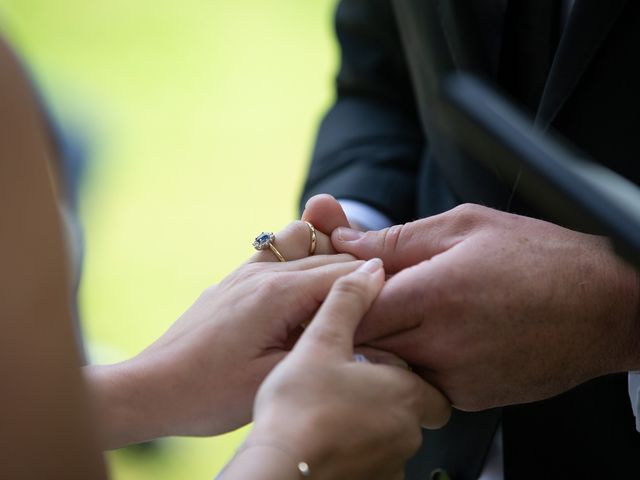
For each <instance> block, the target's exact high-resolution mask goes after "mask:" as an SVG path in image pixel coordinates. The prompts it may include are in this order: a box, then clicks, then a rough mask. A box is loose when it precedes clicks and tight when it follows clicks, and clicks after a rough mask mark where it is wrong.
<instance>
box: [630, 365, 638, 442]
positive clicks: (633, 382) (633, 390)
mask: <svg viewBox="0 0 640 480" xmlns="http://www.w3.org/2000/svg"><path fill="white" fill-rule="evenodd" d="M629 398H630V399H631V408H632V409H633V414H634V415H635V416H636V430H637V431H638V432H640V371H638V372H629Z"/></svg>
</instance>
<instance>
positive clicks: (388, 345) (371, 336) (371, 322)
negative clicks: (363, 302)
mask: <svg viewBox="0 0 640 480" xmlns="http://www.w3.org/2000/svg"><path fill="white" fill-rule="evenodd" d="M438 277H439V274H438V268H435V267H433V263H432V262H423V263H421V264H419V265H417V266H413V267H409V268H406V269H404V270H402V271H401V272H399V273H397V274H396V275H394V276H393V277H391V278H389V279H388V280H387V282H386V283H385V285H384V288H383V289H382V290H381V291H380V293H379V295H378V296H377V297H376V299H375V301H374V302H373V304H372V305H371V308H370V309H369V311H368V312H367V314H366V315H365V316H364V319H363V320H362V322H361V323H360V325H359V326H358V329H357V332H356V335H355V342H356V345H360V344H368V345H372V346H374V347H376V348H381V349H383V350H387V351H391V352H399V351H400V352H403V358H404V360H406V361H407V362H409V363H410V364H412V363H414V360H415V359H413V358H409V357H406V356H404V352H405V351H407V350H408V348H402V347H404V346H405V343H408V344H410V345H411V346H413V343H416V342H420V341H422V340H421V339H420V338H418V337H417V336H415V335H413V336H412V335H411V334H412V329H414V328H416V327H418V326H420V328H422V329H425V335H428V332H427V331H426V329H427V328H428V326H429V322H428V321H426V320H428V319H429V318H430V317H432V316H433V315H437V314H438V312H437V311H435V306H436V305H437V302H438V298H439V295H440V294H439V289H440V288H441V287H440V283H442V282H441V279H440V278H438ZM404 332H407V335H406V336H402V337H400V338H397V337H399V336H400V335H402V334H403V333H404ZM427 338H428V337H427ZM415 347H416V348H413V349H412V350H411V351H414V352H420V351H422V350H423V348H420V346H419V345H415Z"/></svg>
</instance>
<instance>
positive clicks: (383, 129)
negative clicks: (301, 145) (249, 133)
mask: <svg viewBox="0 0 640 480" xmlns="http://www.w3.org/2000/svg"><path fill="white" fill-rule="evenodd" d="M336 32H337V36H338V41H339V44H340V49H341V55H342V56H341V65H340V70H339V73H338V76H337V82H336V86H337V98H336V101H335V104H334V105H333V106H332V108H331V109H330V110H329V112H328V113H327V114H326V116H325V118H324V119H323V121H322V123H321V126H320V129H319V132H318V136H317V141H316V145H315V149H314V152H313V158H312V162H311V167H310V170H309V173H308V177H307V180H306V184H305V187H304V191H303V195H302V205H304V203H305V202H306V200H307V199H308V198H309V197H311V196H312V195H315V194H318V193H330V194H332V195H333V196H335V197H336V198H341V199H350V200H355V201H358V202H362V203H364V204H366V205H369V206H371V207H373V208H375V209H377V210H379V211H380V212H382V213H383V214H385V215H386V216H388V217H389V218H390V219H391V220H393V221H394V222H397V223H401V222H405V221H408V220H411V219H413V218H415V216H416V211H415V210H416V187H417V183H416V182H417V181H416V179H417V172H418V169H419V167H420V162H421V157H422V152H423V151H424V148H425V138H424V136H423V133H422V129H421V127H420V123H419V119H418V113H417V111H416V105H415V98H414V94H413V89H412V86H411V83H410V80H409V73H408V71H407V66H406V64H405V60H404V52H403V50H402V46H401V43H400V38H399V35H398V31H397V26H396V21H395V17H394V13H393V9H392V7H391V5H390V2H389V1H388V0H342V1H341V2H340V3H339V5H338V8H337V11H336Z"/></svg>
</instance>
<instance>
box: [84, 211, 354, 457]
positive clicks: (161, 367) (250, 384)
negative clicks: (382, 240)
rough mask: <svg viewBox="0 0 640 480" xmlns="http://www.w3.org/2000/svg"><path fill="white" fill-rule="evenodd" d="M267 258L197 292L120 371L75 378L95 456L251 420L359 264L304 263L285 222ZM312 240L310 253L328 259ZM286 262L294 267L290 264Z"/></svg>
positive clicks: (296, 233)
mask: <svg viewBox="0 0 640 480" xmlns="http://www.w3.org/2000/svg"><path fill="white" fill-rule="evenodd" d="M276 245H277V248H278V249H279V251H280V252H281V253H282V254H283V255H284V256H285V258H287V259H288V260H294V261H287V262H284V263H280V262H276V261H275V260H276V259H275V256H274V255H273V253H272V252H270V251H268V250H267V251H261V252H258V253H256V254H255V255H254V257H253V258H252V259H251V260H250V262H249V263H247V264H245V265H244V266H242V267H240V268H239V269H238V270H236V271H235V272H233V273H232V274H231V275H229V276H228V277H226V278H225V279H224V280H223V281H222V282H221V283H220V284H219V285H217V286H214V287H211V288H209V289H207V290H206V291H205V292H204V293H203V294H202V295H201V296H200V298H199V299H198V300H197V301H196V302H195V303H194V305H193V306H192V307H191V308H189V310H187V311H186V312H185V313H184V314H183V315H182V316H181V317H180V318H179V319H178V320H177V321H176V322H175V323H174V325H173V326H172V327H171V328H170V329H169V330H168V331H167V332H166V333H165V334H164V335H163V336H162V337H161V338H160V339H158V340H157V341H156V342H154V343H153V344H152V345H151V346H150V347H148V348H147V349H146V350H144V351H143V352H142V353H140V354H139V355H138V356H136V357H134V358H132V359H131V360H128V361H126V362H123V363H120V364H117V365H109V366H90V367H86V368H85V374H86V378H87V380H88V382H89V386H90V389H91V391H92V393H93V396H94V399H95V401H94V403H95V405H96V409H97V412H96V416H97V418H98V419H99V424H100V427H101V430H102V433H103V443H104V447H105V448H114V447H118V446H122V445H125V444H128V443H135V442H140V441H144V440H149V439H152V438H156V437H160V436H167V435H214V434H219V433H223V432H226V431H229V430H233V429H235V428H238V427H240V426H242V425H244V424H246V423H248V422H249V421H250V420H251V408H252V406H253V400H254V396H255V393H256V390H257V389H258V386H259V385H260V383H261V382H262V380H263V379H264V377H265V376H266V375H267V373H269V371H270V370H271V369H272V368H273V367H274V366H275V365H276V364H277V363H278V362H279V361H280V360H281V359H282V358H283V357H284V356H285V355H286V353H287V351H288V350H290V348H291V345H292V344H293V343H294V341H295V338H296V337H297V336H298V335H299V334H300V332H301V331H302V329H301V327H300V325H301V324H302V323H308V322H309V320H310V319H311V318H312V317H313V315H314V314H315V313H316V311H317V309H318V307H319V306H320V304H321V303H322V302H323V301H324V299H325V298H326V296H327V293H328V292H329V289H330V288H331V285H332V284H333V283H334V281H335V280H336V279H337V278H339V277H341V276H343V275H345V274H347V273H349V272H352V271H353V270H355V269H356V268H357V267H358V266H359V265H361V264H362V263H363V262H362V261H355V260H354V259H353V257H351V256H349V255H315V256H312V257H308V258H302V257H306V255H308V253H309V247H310V229H309V227H308V226H307V225H306V224H305V223H303V222H294V223H293V224H291V225H290V226H289V227H287V228H286V229H285V230H284V231H283V232H281V233H279V234H278V235H277V236H276ZM330 245H331V242H330V241H329V239H328V238H327V237H326V236H324V235H322V234H321V233H320V232H318V233H317V242H316V253H317V254H322V253H332V249H331V247H330ZM296 258H302V259H300V260H295V259H296Z"/></svg>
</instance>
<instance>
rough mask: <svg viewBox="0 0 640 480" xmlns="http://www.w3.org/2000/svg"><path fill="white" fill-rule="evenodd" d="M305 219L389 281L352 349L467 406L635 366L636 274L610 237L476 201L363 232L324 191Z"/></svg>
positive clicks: (548, 391) (554, 389)
mask: <svg viewBox="0 0 640 480" xmlns="http://www.w3.org/2000/svg"><path fill="white" fill-rule="evenodd" d="M303 218H305V219H306V220H309V221H311V222H314V223H315V224H316V226H317V228H319V229H320V230H322V231H324V232H325V233H327V234H330V235H331V239H332V242H333V246H334V247H335V249H336V250H337V251H339V252H345V253H350V254H352V255H354V256H355V257H358V258H363V259H367V258H373V257H379V258H381V259H383V260H384V263H385V267H386V270H387V273H388V274H392V275H393V276H392V277H391V278H390V279H388V281H387V283H386V285H385V286H384V288H383V289H382V291H381V293H380V295H379V296H378V298H377V299H376V301H375V302H374V304H373V306H372V308H371V310H370V311H369V312H368V313H367V315H366V316H365V318H364V320H363V323H362V324H361V325H360V327H359V329H358V332H357V334H356V341H357V342H358V343H367V344H369V345H373V346H375V347H377V348H380V349H383V350H387V351H390V352H393V353H395V354H397V355H398V356H400V357H402V358H404V359H405V360H407V361H408V362H409V363H410V364H412V365H413V366H414V369H415V370H416V371H417V372H419V373H420V375H421V376H422V377H423V378H424V379H426V380H427V381H428V382H430V383H432V384H433V385H435V386H437V387H439V388H440V389H441V390H442V391H443V392H444V393H445V394H446V395H447V396H448V397H449V399H450V400H451V401H452V403H453V404H454V405H455V406H456V407H458V408H460V409H464V410H481V409H485V408H489V407H495V406H501V405H507V404H513V403H523V402H530V401H535V400H541V399H544V398H548V397H550V396H553V395H556V394H558V393H561V392H563V391H565V390H568V389H570V388H572V387H573V386H575V385H577V384H580V383H582V382H584V381H586V380H588V379H591V378H594V377H596V376H599V375H603V374H607V373H612V372H619V371H626V370H630V369H634V368H638V365H639V363H640V362H639V360H638V356H639V354H638V348H637V339H638V338H640V333H639V330H640V328H639V323H640V322H638V319H637V305H638V280H637V276H636V274H635V272H634V271H633V269H631V268H630V267H629V266H627V265H626V264H624V263H623V262H622V261H620V260H619V259H618V258H617V257H616V256H615V254H614V253H613V252H612V249H611V247H610V245H609V242H608V241H607V239H605V238H602V237H597V236H593V235H587V234H583V233H579V232H575V231H571V230H567V229H565V228H562V227H559V226H557V225H554V224H551V223H548V222H543V221H540V220H536V219H532V218H527V217H523V216H518V215H512V214H508V213H504V212H499V211H496V210H492V209H489V208H485V207H481V206H478V205H462V206H460V207H457V208H455V209H453V210H450V211H448V212H445V213H443V214H440V215H436V216H433V217H430V218H426V219H423V220H419V221H416V222H412V223H408V224H405V225H397V226H393V227H390V228H388V229H385V230H382V231H378V232H366V233H363V232H360V231H358V230H356V229H351V228H347V227H349V222H348V220H347V218H346V216H345V214H344V213H343V211H342V209H341V208H340V206H339V204H338V203H337V202H336V201H335V200H334V199H333V198H332V197H330V196H328V195H320V196H317V197H314V198H312V199H311V200H310V201H309V203H308V204H307V209H306V211H305V213H304V216H303Z"/></svg>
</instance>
